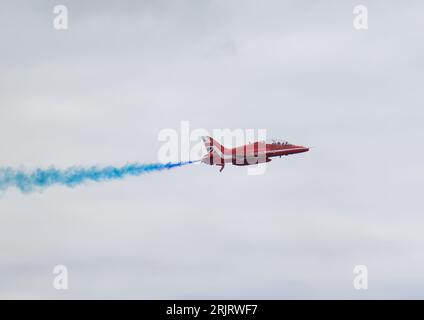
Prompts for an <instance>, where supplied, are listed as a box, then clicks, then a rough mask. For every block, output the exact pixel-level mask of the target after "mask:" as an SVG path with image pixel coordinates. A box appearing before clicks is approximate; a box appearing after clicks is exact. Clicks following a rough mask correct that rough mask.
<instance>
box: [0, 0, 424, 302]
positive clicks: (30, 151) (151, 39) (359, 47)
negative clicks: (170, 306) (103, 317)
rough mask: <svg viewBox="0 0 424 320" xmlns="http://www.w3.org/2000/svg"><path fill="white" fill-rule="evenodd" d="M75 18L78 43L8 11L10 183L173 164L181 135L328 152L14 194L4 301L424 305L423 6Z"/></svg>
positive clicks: (3, 18)
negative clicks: (61, 278) (401, 301)
mask: <svg viewBox="0 0 424 320" xmlns="http://www.w3.org/2000/svg"><path fill="white" fill-rule="evenodd" d="M60 3H61V4H64V5H66V6H67V8H68V14H69V29H68V30H66V31H63V30H62V31H58V30H55V29H54V28H53V19H54V14H53V7H54V5H56V4H58V2H57V1H37V2H33V1H11V0H10V1H6V0H3V1H1V10H0V44H1V47H0V150H1V151H0V152H1V157H0V167H2V166H12V167H28V168H35V167H38V166H40V167H48V166H50V165H55V166H58V167H64V168H65V167H68V166H73V165H93V164H99V165H110V164H113V165H121V164H125V163H126V162H135V161H139V162H143V163H144V162H145V163H150V162H156V161H157V152H158V150H159V148H160V147H161V145H162V143H161V142H160V141H158V134H159V132H160V131H161V130H162V129H165V128H173V129H175V130H179V127H180V122H181V121H184V120H187V121H190V126H191V128H192V129H196V128H205V129H207V130H212V129H214V128H230V129H236V128H242V129H246V128H256V129H259V128H263V129H266V130H267V134H268V136H269V137H275V138H282V139H286V140H288V141H290V142H292V143H295V144H301V145H306V146H314V148H313V149H311V151H310V152H308V153H304V154H300V155H294V156H291V157H285V158H283V159H281V160H280V159H275V160H274V161H272V162H271V163H269V165H268V166H267V170H266V173H265V174H264V175H259V176H251V175H247V173H246V168H243V167H226V168H225V170H224V171H223V172H222V173H221V174H219V172H218V171H219V169H218V168H217V167H210V166H207V165H193V166H190V167H183V168H177V169H174V170H172V171H167V172H160V173H153V174H150V175H146V176H142V177H138V178H129V179H126V180H124V181H117V182H108V183H97V184H94V183H89V184H86V185H84V186H80V187H77V188H74V189H69V188H65V187H53V188H50V189H47V190H45V191H43V192H35V193H31V194H22V193H20V192H19V191H17V190H16V189H9V190H8V191H6V192H3V193H2V194H1V195H0V298H12V299H13V298H59V299H60V298H150V299H155V298H178V299H182V298H271V299H282V298H353V299H356V298H361V299H368V298H424V295H423V292H424V291H423V290H424V273H423V270H424V253H423V250H422V247H423V245H424V233H423V226H424V217H423V214H424V205H423V202H422V195H421V194H422V190H423V187H424V185H423V182H424V181H423V180H424V169H423V160H424V150H423V147H422V145H423V139H424V128H423V120H424V119H423V118H424V109H423V102H424V99H423V89H422V84H423V74H424V64H423V57H424V41H423V30H424V19H423V10H424V4H423V3H422V2H421V1H408V3H403V2H399V1H394V0H390V1H388V0H385V1H359V2H357V1H343V3H342V2H341V1H324V0H320V1H304V0H302V1H299V0H293V1H281V0H278V1H277V0H275V1H270V0H267V1H251V0H230V1H224V0H219V1H218V0H214V1H210V0H202V1H195V0H185V1H182V0H177V1H153V0H152V1H89V3H88V2H84V1H61V2H60ZM358 4H364V5H366V6H367V7H368V11H369V12H368V19H369V29H368V30H355V29H354V28H353V24H352V21H353V18H354V15H353V8H354V6H355V5H358ZM59 264H61V265H65V266H66V267H67V268H68V272H69V289H68V290H62V291H58V290H55V289H54V288H53V285H52V283H53V278H54V275H53V267H54V266H55V265H59ZM355 265H366V266H367V267H368V281H369V284H368V290H366V291H365V290H362V291H358V290H355V289H354V287H353V285H352V281H353V278H354V274H353V268H354V266H355Z"/></svg>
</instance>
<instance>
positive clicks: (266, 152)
mask: <svg viewBox="0 0 424 320" xmlns="http://www.w3.org/2000/svg"><path fill="white" fill-rule="evenodd" d="M202 140H203V142H204V144H205V147H206V151H207V152H208V153H207V154H206V155H205V156H204V157H203V158H202V160H201V161H202V162H203V163H206V164H210V165H217V166H221V170H219V172H221V171H222V170H224V166H225V164H226V163H232V164H233V165H235V166H248V165H253V164H258V163H264V162H270V161H271V157H277V156H279V157H280V158H281V156H288V155H289V154H294V153H301V152H307V151H309V148H307V147H302V146H296V145H294V144H290V143H288V142H287V141H284V140H278V139H271V140H267V141H259V142H254V143H250V144H246V145H244V146H240V147H236V148H232V149H227V148H225V147H224V146H222V145H221V144H219V143H218V142H217V141H216V140H214V139H212V138H211V137H202Z"/></svg>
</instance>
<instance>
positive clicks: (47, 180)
mask: <svg viewBox="0 0 424 320" xmlns="http://www.w3.org/2000/svg"><path fill="white" fill-rule="evenodd" d="M194 162H196V161H187V162H177V163H166V164H162V163H152V164H138V163H133V164H127V165H125V166H122V167H113V166H109V167H103V168H101V167H97V166H93V167H89V168H80V167H72V168H68V169H65V170H59V169H56V168H54V167H51V168H48V169H36V170H34V171H31V172H28V171H25V170H16V169H13V168H0V191H2V190H6V189H8V188H10V187H17V188H18V189H19V190H21V191H22V192H31V191H34V190H37V189H44V188H47V187H50V186H52V185H63V186H67V187H75V186H77V185H80V184H82V183H84V182H86V181H95V182H99V181H107V180H120V179H123V178H125V177H127V176H139V175H141V174H143V173H149V172H153V171H162V170H166V169H168V170H169V169H172V168H175V167H181V166H184V165H187V164H191V163H194Z"/></svg>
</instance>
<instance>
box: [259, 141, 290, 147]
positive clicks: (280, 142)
mask: <svg viewBox="0 0 424 320" xmlns="http://www.w3.org/2000/svg"><path fill="white" fill-rule="evenodd" d="M265 143H266V144H273V145H277V146H287V145H289V143H288V142H287V141H285V140H281V139H268V140H266V141H265Z"/></svg>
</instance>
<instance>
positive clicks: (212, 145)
mask: <svg viewBox="0 0 424 320" xmlns="http://www.w3.org/2000/svg"><path fill="white" fill-rule="evenodd" d="M202 140H203V143H204V144H205V147H206V151H207V152H208V153H211V152H214V151H215V152H216V153H218V154H219V153H222V154H224V153H228V152H229V151H230V150H229V149H227V148H225V147H224V146H223V145H221V144H220V143H219V142H218V141H216V140H215V139H213V138H211V137H208V136H204V137H202Z"/></svg>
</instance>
